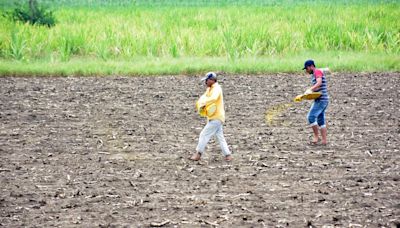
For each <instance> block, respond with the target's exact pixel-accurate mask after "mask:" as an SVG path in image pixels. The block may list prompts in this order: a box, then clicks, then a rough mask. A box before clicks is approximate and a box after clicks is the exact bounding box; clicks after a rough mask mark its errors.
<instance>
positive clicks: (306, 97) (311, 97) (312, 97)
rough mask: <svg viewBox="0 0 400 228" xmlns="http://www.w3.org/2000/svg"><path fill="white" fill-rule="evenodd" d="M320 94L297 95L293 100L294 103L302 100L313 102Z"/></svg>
mask: <svg viewBox="0 0 400 228" xmlns="http://www.w3.org/2000/svg"><path fill="white" fill-rule="evenodd" d="M321 94H322V93H321V92H313V93H310V94H302V95H298V96H297V97H295V98H294V101H296V102H300V101H302V100H315V99H317V98H318V97H320V96H321Z"/></svg>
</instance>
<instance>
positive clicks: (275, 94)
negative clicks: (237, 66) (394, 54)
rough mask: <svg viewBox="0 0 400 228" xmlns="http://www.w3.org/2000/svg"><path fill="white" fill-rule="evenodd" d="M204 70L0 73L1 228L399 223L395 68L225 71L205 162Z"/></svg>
mask: <svg viewBox="0 0 400 228" xmlns="http://www.w3.org/2000/svg"><path fill="white" fill-rule="evenodd" d="M199 79H200V76H199V77H188V76H177V77H144V78H140V77H132V78H125V77H109V78H108V77H107V78H103V77H90V78H78V77H74V78H50V77H48V78H14V77H2V78H0V93H1V97H0V190H1V192H0V227H1V226H3V227H21V226H29V227H50V226H56V227H75V226H79V227H121V226H126V227H149V226H162V225H164V226H166V227H200V226H201V227H213V226H221V227H263V226H266V227H309V226H315V227H323V226H325V227H399V226H400V190H399V189H400V167H399V166H400V162H399V160H400V151H399V150H400V121H399V119H400V111H399V110H400V73H373V74H367V73H359V74H335V75H330V76H328V80H329V91H330V96H331V100H330V105H329V108H328V110H327V119H328V128H329V129H328V131H329V132H328V134H329V140H330V142H329V145H328V146H327V147H323V146H309V145H308V144H307V142H308V141H310V136H311V131H310V129H309V128H308V127H307V123H306V114H307V111H308V108H309V106H310V102H302V103H296V104H293V105H292V106H290V107H289V106H288V109H287V111H283V112H281V113H276V114H277V116H276V118H275V119H274V121H273V122H272V123H270V124H269V123H268V122H267V121H266V119H265V114H266V111H267V110H270V109H271V108H273V107H276V106H279V105H282V104H287V103H289V102H291V100H292V99H293V97H294V96H296V95H297V94H299V93H302V92H303V91H304V90H305V89H306V88H307V86H308V85H309V84H310V82H309V78H308V76H306V75H289V74H279V75H264V76H229V75H224V76H222V77H221V80H220V83H221V85H222V86H223V89H224V96H225V105H226V112H227V122H226V124H225V128H224V130H225V137H226V139H227V142H228V144H229V146H230V148H231V149H232V151H233V153H234V161H233V162H231V163H227V162H225V161H224V160H223V156H222V154H221V151H220V148H219V146H218V145H217V144H216V142H215V141H212V142H211V143H210V144H209V147H208V149H207V153H206V154H205V156H204V157H203V160H202V161H200V162H191V161H189V160H188V159H187V158H188V156H189V155H190V154H191V153H193V152H194V149H195V147H196V144H197V139H198V135H199V133H200V131H201V129H202V127H203V126H204V124H205V120H204V119H201V118H200V117H199V116H198V115H197V114H196V113H195V112H194V103H195V101H196V99H197V98H198V97H199V95H200V94H201V93H202V92H203V90H204V87H203V86H202V85H201V84H200V83H199Z"/></svg>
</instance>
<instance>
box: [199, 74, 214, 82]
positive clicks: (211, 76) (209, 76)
mask: <svg viewBox="0 0 400 228" xmlns="http://www.w3.org/2000/svg"><path fill="white" fill-rule="evenodd" d="M207 79H213V80H217V74H216V73H214V72H208V73H207V74H206V76H205V77H204V78H202V79H201V81H205V80H207Z"/></svg>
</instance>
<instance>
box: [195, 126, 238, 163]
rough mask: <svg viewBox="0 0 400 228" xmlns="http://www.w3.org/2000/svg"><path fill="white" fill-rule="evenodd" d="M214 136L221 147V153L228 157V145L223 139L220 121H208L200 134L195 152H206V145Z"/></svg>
mask: <svg viewBox="0 0 400 228" xmlns="http://www.w3.org/2000/svg"><path fill="white" fill-rule="evenodd" d="M214 135H215V136H216V138H217V141H218V143H219V145H220V146H221V150H222V153H223V154H224V155H225V156H227V155H230V154H231V152H230V151H229V148H228V144H227V143H226V140H225V137H224V131H223V128H222V122H221V121H220V120H210V121H209V122H208V123H207V125H206V126H205V127H204V128H203V130H202V131H201V133H200V138H199V143H198V144H197V148H196V151H197V152H199V153H201V154H203V153H204V152H205V150H206V146H207V143H208V142H209V141H210V139H211V137H213V136H214Z"/></svg>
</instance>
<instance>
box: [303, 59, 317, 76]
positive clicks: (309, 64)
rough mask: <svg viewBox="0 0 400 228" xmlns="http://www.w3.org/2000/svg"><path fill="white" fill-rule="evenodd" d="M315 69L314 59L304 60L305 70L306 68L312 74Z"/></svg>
mask: <svg viewBox="0 0 400 228" xmlns="http://www.w3.org/2000/svg"><path fill="white" fill-rule="evenodd" d="M314 69H315V63H314V60H312V59H309V60H307V61H305V62H304V68H303V70H306V72H307V73H309V74H312V73H313V72H314Z"/></svg>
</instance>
